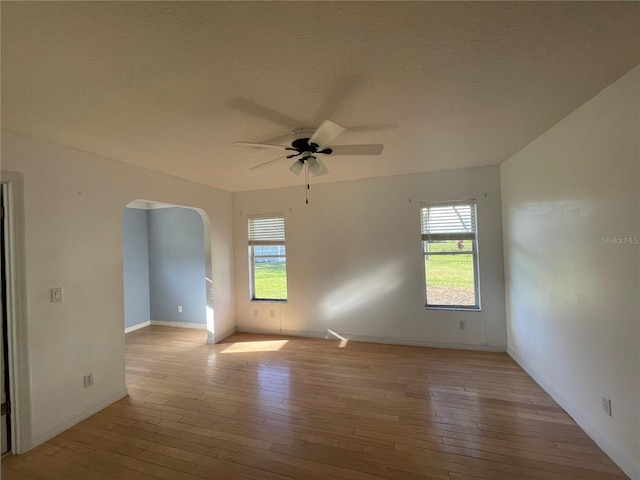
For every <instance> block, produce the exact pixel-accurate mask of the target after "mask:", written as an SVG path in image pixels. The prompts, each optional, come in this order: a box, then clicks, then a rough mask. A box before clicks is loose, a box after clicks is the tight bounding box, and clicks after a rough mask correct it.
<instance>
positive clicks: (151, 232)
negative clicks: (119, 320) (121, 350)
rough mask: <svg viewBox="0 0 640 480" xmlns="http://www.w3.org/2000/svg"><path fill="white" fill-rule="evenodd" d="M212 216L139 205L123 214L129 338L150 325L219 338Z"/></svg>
mask: <svg viewBox="0 0 640 480" xmlns="http://www.w3.org/2000/svg"><path fill="white" fill-rule="evenodd" d="M210 232H211V230H210V223H209V218H208V216H207V214H206V213H205V212H204V211H202V210H200V209H195V208H190V207H182V206H178V205H170V204H166V203H159V202H153V201H148V200H135V201H133V202H131V203H129V204H128V205H127V207H126V208H125V209H124V212H123V215H122V242H123V285H124V307H125V308H124V310H125V315H124V317H125V324H124V328H125V333H128V332H131V331H133V330H137V329H139V328H143V327H145V326H148V325H154V324H155V325H166V326H173V327H186V328H201V329H205V328H206V329H207V330H208V341H210V340H211V339H213V338H214V327H213V285H212V282H211V278H212V275H211V272H212V265H211V234H210Z"/></svg>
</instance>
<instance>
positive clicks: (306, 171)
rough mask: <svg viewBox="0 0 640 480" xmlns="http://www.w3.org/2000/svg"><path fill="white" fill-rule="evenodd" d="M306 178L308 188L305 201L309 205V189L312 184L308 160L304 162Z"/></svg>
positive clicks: (305, 191)
mask: <svg viewBox="0 0 640 480" xmlns="http://www.w3.org/2000/svg"><path fill="white" fill-rule="evenodd" d="M304 179H305V181H306V182H307V188H306V189H305V190H304V194H305V197H304V199H305V203H306V204H307V205H309V189H310V188H311V186H310V185H309V168H308V167H307V162H304Z"/></svg>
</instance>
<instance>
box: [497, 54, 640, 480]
mask: <svg viewBox="0 0 640 480" xmlns="http://www.w3.org/2000/svg"><path fill="white" fill-rule="evenodd" d="M639 92H640V67H636V68H635V69H634V70H632V71H631V72H630V73H628V74H627V75H625V76H624V77H622V78H621V79H620V80H618V81H617V82H615V83H614V84H612V85H611V86H609V87H608V88H607V89H605V90H604V91H602V92H601V93H600V94H598V95H597V96H596V97H594V98H593V99H592V100H590V101H589V102H587V103H586V104H585V105H583V106H582V107H580V108H579V109H578V110H576V111H575V112H574V113H572V114H571V115H569V116H568V117H567V118H565V119H564V120H563V121H561V122H560V123H558V124H557V125H556V126H554V127H553V128H551V129H550V130H549V131H547V132H546V133H545V134H543V135H542V136H541V137H539V138H538V139H537V140H535V141H534V142H533V143H531V144H530V145H528V146H527V147H526V148H524V149H523V150H521V151H520V152H519V153H517V154H516V155H514V156H513V157H512V158H511V159H509V160H508V161H507V162H506V163H504V164H503V165H502V167H501V176H502V202H503V212H504V214H503V224H504V251H505V271H506V287H507V320H508V334H509V352H510V353H511V355H512V356H514V358H516V359H517V361H518V362H519V363H520V364H521V365H523V366H524V367H525V369H526V370H527V371H529V372H530V373H531V374H532V376H534V378H535V379H536V380H537V381H538V382H539V383H540V384H541V385H542V386H543V387H544V388H545V389H546V390H547V391H548V392H549V393H551V394H552V395H553V396H554V397H555V399H556V401H558V402H559V403H560V404H561V405H562V406H563V407H564V408H565V409H566V410H567V411H568V412H569V413H570V414H571V415H572V416H573V417H574V418H575V419H576V420H577V421H578V423H579V424H580V425H581V426H582V427H583V428H584V429H585V430H586V431H587V433H589V434H590V435H591V436H592V438H594V439H595V440H596V441H597V442H598V443H599V444H600V446H601V447H603V449H604V450H605V451H606V452H607V453H608V454H609V455H610V456H612V457H613V458H614V460H616V462H617V463H618V464H619V465H620V466H621V467H622V468H623V469H625V471H626V472H627V473H628V474H629V475H630V476H631V477H632V478H635V479H639V478H640V473H639V472H640V471H639V466H640V440H639V436H640V356H639V350H640V333H639V324H640V305H639V302H638V298H639V291H640V283H639V282H640V280H639V279H640V246H639V245H638V236H639V235H640V231H639V225H640V207H639V205H640V202H639V193H638V192H639V191H640V177H639V175H640V169H639V164H640V155H639V146H638V142H639V138H640V122H639V112H640V93H639ZM605 237H609V238H613V237H619V238H624V237H632V238H631V239H630V243H622V244H612V243H609V244H607V243H605V242H606V240H605ZM612 241H615V240H612ZM623 242H624V240H623ZM602 394H606V395H607V396H609V397H610V398H611V400H612V405H613V407H612V411H613V416H612V417H607V416H605V415H604V414H603V412H602V411H601V395H602Z"/></svg>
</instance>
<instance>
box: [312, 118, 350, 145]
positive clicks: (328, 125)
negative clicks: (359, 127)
mask: <svg viewBox="0 0 640 480" xmlns="http://www.w3.org/2000/svg"><path fill="white" fill-rule="evenodd" d="M344 131H345V129H344V128H342V127H341V126H340V125H338V124H337V123H334V122H332V121H331V120H325V121H324V122H322V123H321V124H320V126H319V127H318V129H317V130H316V131H315V133H314V134H313V136H312V137H311V138H310V139H309V144H312V143H315V144H316V145H318V148H319V149H322V148H324V147H325V146H326V145H327V144H328V143H329V142H331V140H333V139H334V138H336V137H337V136H338V135H340V134H341V133H342V132H344Z"/></svg>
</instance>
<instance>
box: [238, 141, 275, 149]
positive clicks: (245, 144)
mask: <svg viewBox="0 0 640 480" xmlns="http://www.w3.org/2000/svg"><path fill="white" fill-rule="evenodd" d="M233 144H234V145H239V146H241V147H253V148H286V147H285V146H284V145H276V144H273V143H253V142H233Z"/></svg>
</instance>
